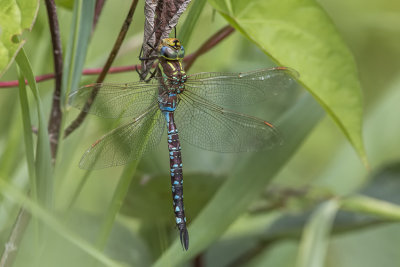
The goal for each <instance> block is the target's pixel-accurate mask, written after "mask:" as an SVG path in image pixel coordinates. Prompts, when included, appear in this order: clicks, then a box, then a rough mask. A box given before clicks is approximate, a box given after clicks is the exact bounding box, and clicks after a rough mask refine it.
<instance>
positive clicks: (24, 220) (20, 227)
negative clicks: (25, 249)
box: [0, 209, 31, 267]
mask: <svg viewBox="0 0 400 267" xmlns="http://www.w3.org/2000/svg"><path fill="white" fill-rule="evenodd" d="M30 219H31V214H30V213H29V212H28V211H27V210H26V209H20V210H19V213H18V217H17V219H16V221H15V224H14V226H13V228H12V231H11V234H10V237H9V238H8V241H7V243H6V244H5V247H4V251H3V254H2V255H1V259H0V267H10V266H12V265H13V263H14V260H15V257H16V256H17V253H18V246H19V244H20V243H21V240H22V237H23V236H24V232H25V229H26V227H27V226H28V223H29V221H30Z"/></svg>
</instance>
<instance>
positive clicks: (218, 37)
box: [185, 25, 235, 71]
mask: <svg viewBox="0 0 400 267" xmlns="http://www.w3.org/2000/svg"><path fill="white" fill-rule="evenodd" d="M234 30H235V29H234V28H233V27H232V26H230V25H227V26H225V27H224V28H222V29H221V30H219V31H218V32H217V33H215V34H214V35H213V36H211V37H210V38H209V39H208V40H207V41H205V42H204V43H203V45H202V46H201V47H200V48H199V49H197V51H196V52H194V53H193V54H191V55H190V56H188V57H187V61H186V64H185V70H186V71H188V70H189V69H190V67H191V66H192V65H193V63H194V62H195V61H196V59H197V58H198V57H199V56H201V55H203V54H204V53H206V52H208V51H209V50H210V49H211V48H213V47H214V46H216V45H217V44H219V43H220V42H221V41H222V40H224V39H225V38H226V37H228V36H229V35H230V34H231V33H232V32H234Z"/></svg>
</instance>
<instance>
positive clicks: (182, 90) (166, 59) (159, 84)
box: [70, 38, 297, 250]
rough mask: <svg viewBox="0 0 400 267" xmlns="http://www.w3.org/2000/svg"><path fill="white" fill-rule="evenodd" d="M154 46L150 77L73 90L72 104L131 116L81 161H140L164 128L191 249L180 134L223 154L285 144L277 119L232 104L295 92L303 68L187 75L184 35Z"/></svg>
mask: <svg viewBox="0 0 400 267" xmlns="http://www.w3.org/2000/svg"><path fill="white" fill-rule="evenodd" d="M156 49H157V52H158V66H157V70H158V71H157V74H156V75H155V77H154V79H152V80H150V81H149V82H144V81H137V82H130V83H102V84H89V85H86V86H84V87H82V88H80V89H78V90H76V91H75V92H73V93H72V94H71V95H70V103H71V105H72V106H74V107H76V108H79V109H81V110H83V111H85V112H88V113H90V114H95V115H97V116H100V117H104V118H122V117H127V118H133V119H129V121H128V122H125V123H124V124H122V125H121V126H119V127H118V128H116V129H114V130H112V131H111V132H109V133H108V134H106V135H104V136H103V137H101V138H100V139H98V140H97V141H96V142H95V143H93V144H92V145H91V146H90V147H89V149H87V151H86V152H85V153H84V155H83V156H82V159H81V160H80V163H79V166H80V167H81V168H83V169H101V168H106V167H112V166H118V165H123V164H126V163H129V162H131V161H133V160H136V159H138V158H140V157H141V156H142V155H144V154H145V153H147V152H149V151H151V150H153V149H154V148H156V147H157V145H158V144H159V142H160V140H161V138H162V135H163V132H164V131H165V128H166V129H167V142H168V151H169V159H170V160H169V162H170V177H171V189H172V199H173V200H172V201H173V202H172V204H173V209H174V214H175V223H176V226H177V228H178V229H179V233H180V234H179V236H180V241H181V244H182V247H183V248H184V249H185V250H188V248H189V234H188V231H187V225H186V217H185V209H184V203H183V173H182V156H181V143H180V138H182V139H183V140H184V141H186V142H188V143H191V144H192V145H194V146H197V147H200V148H202V149H206V150H211V151H218V152H246V151H259V150H264V149H268V148H271V147H273V146H275V145H277V144H281V143H282V138H281V135H280V134H279V131H278V130H277V129H276V127H275V126H274V125H273V124H272V123H270V122H268V121H265V120H263V119H259V118H256V117H253V116H249V115H246V114H242V113H239V112H236V111H235V110H234V108H232V109H229V108H227V107H235V106H236V105H243V104H251V103H255V102H259V101H260V100H263V99H268V98H274V97H276V96H278V95H282V94H283V93H286V92H289V91H290V88H292V87H293V85H294V84H295V83H296V82H295V77H296V75H297V74H296V72H295V71H294V70H292V69H290V68H287V67H274V68H268V69H261V70H255V71H251V72H245V73H211V72H209V73H198V74H193V75H187V74H186V72H185V70H184V68H183V66H182V59H183V57H184V54H185V50H184V47H183V46H182V45H181V43H180V41H179V40H178V39H176V38H165V39H163V40H162V41H161V43H160V45H159V46H158V47H157V48H156ZM94 95H95V96H96V97H95V98H93V96H94ZM88 101H89V103H90V105H88V104H87V103H88ZM178 129H179V132H178Z"/></svg>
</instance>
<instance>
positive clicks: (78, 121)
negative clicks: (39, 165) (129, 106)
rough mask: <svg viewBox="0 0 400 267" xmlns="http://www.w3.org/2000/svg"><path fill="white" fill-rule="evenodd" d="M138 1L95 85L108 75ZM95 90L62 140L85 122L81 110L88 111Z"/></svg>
mask: <svg viewBox="0 0 400 267" xmlns="http://www.w3.org/2000/svg"><path fill="white" fill-rule="evenodd" d="M137 3H138V0H133V1H132V4H131V7H130V9H129V12H128V15H127V16H126V19H125V21H124V23H123V24H122V27H121V30H120V32H119V35H118V38H117V40H116V41H115V43H114V47H113V49H112V50H111V53H110V55H109V56H108V59H107V62H106V63H105V64H104V67H103V70H102V71H101V73H100V75H99V77H98V78H97V80H96V83H102V82H103V81H104V79H105V77H106V75H107V73H108V70H109V69H110V67H111V65H112V63H113V62H114V59H115V57H116V56H117V53H118V51H119V49H120V47H121V44H122V41H123V40H124V39H125V36H126V33H127V32H128V29H129V26H130V24H131V22H132V16H133V13H135V9H136V6H137ZM96 94H97V90H93V93H92V96H91V97H90V98H89V99H88V101H87V102H86V104H85V107H84V108H83V109H82V111H81V112H80V113H79V115H78V117H76V119H75V120H74V121H73V122H72V123H71V124H70V125H69V126H68V127H67V129H65V131H64V138H66V137H67V136H68V135H70V134H71V133H72V132H73V131H75V129H77V128H78V127H79V126H80V125H81V124H82V122H83V121H84V120H85V118H86V116H87V113H86V112H84V111H83V110H88V109H89V108H90V106H91V104H92V103H93V100H94V98H95V97H96Z"/></svg>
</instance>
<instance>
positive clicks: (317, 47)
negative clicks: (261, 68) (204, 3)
mask: <svg viewBox="0 0 400 267" xmlns="http://www.w3.org/2000/svg"><path fill="white" fill-rule="evenodd" d="M209 3H210V4H211V5H212V6H213V7H214V8H215V9H217V11H218V12H220V13H221V14H222V15H223V16H224V17H225V18H226V19H227V20H228V21H229V22H230V23H231V24H232V25H233V26H234V27H235V28H236V29H237V30H239V31H240V32H241V33H242V34H244V35H245V36H246V37H247V38H249V39H250V40H251V41H253V42H254V43H255V44H257V45H258V46H259V47H260V49H261V50H262V51H264V53H266V54H267V55H269V56H270V57H271V58H273V59H274V60H275V61H276V62H277V63H278V64H279V65H283V66H288V67H292V68H294V69H296V70H297V71H298V72H299V73H300V81H301V82H302V83H303V84H304V85H305V87H306V88H307V89H308V90H309V91H310V92H311V94H312V95H313V96H314V97H315V98H316V99H317V100H318V102H319V103H320V104H321V105H322V106H323V107H324V109H325V110H326V111H327V113H328V114H329V115H330V116H331V117H332V118H333V120H334V121H335V122H336V123H337V124H338V126H339V127H340V129H341V130H342V131H343V133H344V134H345V135H346V137H347V138H348V140H349V141H350V143H351V144H352V145H353V147H354V148H355V150H356V151H357V153H358V154H359V156H360V157H361V159H362V161H363V162H364V164H367V157H366V154H365V151H364V145H363V140H362V135H361V127H362V94H361V90H360V84H359V81H358V77H357V70H356V65H355V62H354V59H353V55H352V54H351V52H350V51H349V49H348V47H347V46H346V44H345V43H344V42H343V40H342V39H341V36H340V35H339V33H338V32H337V30H336V28H335V26H334V25H333V23H332V21H331V20H330V19H329V17H328V15H327V14H326V13H325V12H324V10H323V9H322V8H321V7H320V6H319V5H318V4H317V3H316V2H315V1H313V0H268V1H260V0H258V1H257V0H253V1H245V0H224V1H222V0H209Z"/></svg>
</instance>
